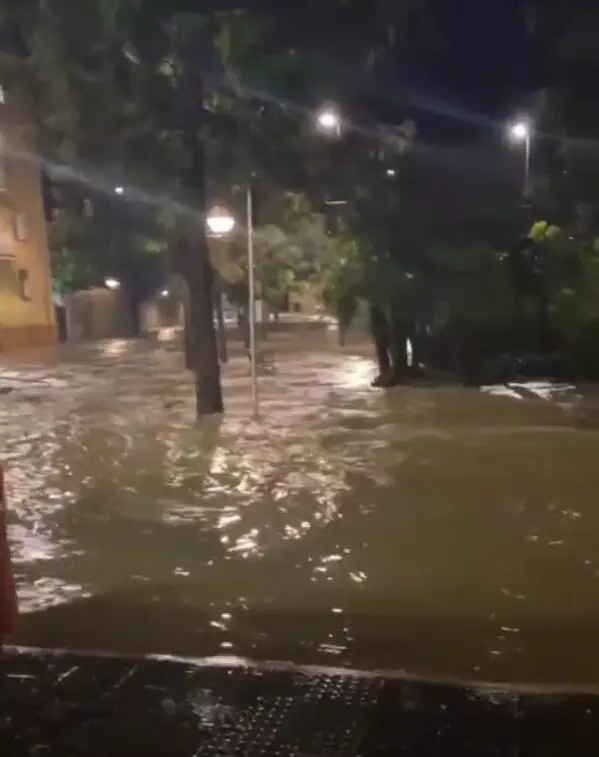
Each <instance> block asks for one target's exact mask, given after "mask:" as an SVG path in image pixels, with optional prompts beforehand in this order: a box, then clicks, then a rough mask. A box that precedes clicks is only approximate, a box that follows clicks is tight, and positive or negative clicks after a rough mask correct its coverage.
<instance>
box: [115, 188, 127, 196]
mask: <svg viewBox="0 0 599 757" xmlns="http://www.w3.org/2000/svg"><path fill="white" fill-rule="evenodd" d="M114 192H115V194H117V195H122V194H125V189H124V187H115V188H114Z"/></svg>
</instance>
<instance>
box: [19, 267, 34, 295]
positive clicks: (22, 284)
mask: <svg viewBox="0 0 599 757" xmlns="http://www.w3.org/2000/svg"><path fill="white" fill-rule="evenodd" d="M17 280H18V282H19V297H20V298H21V299H22V300H30V299H31V290H30V287H29V271H26V270H24V269H23V268H21V269H20V270H19V271H17Z"/></svg>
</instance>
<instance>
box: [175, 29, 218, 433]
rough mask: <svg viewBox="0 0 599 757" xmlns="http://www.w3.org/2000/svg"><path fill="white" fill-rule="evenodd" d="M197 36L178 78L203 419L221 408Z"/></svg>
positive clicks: (191, 338)
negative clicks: (193, 218) (192, 210)
mask: <svg viewBox="0 0 599 757" xmlns="http://www.w3.org/2000/svg"><path fill="white" fill-rule="evenodd" d="M202 44H203V41H202V39H201V37H200V36H199V35H197V34H192V35H191V39H190V40H188V41H186V43H185V44H184V45H182V46H181V60H182V64H183V66H182V67H183V71H182V76H181V79H180V88H179V89H180V98H181V99H180V102H181V121H182V123H181V129H182V136H183V145H184V148H185V152H186V156H187V170H186V172H185V173H186V175H185V184H186V188H187V190H188V192H189V196H190V197H191V198H192V201H193V203H194V208H195V210H196V212H197V218H198V219H199V221H195V222H194V224H193V235H190V238H188V239H187V240H186V244H185V252H184V256H183V274H184V277H185V280H186V282H187V287H188V290H189V291H188V309H189V312H188V315H187V318H186V323H185V327H186V329H187V330H188V331H189V333H188V334H187V338H186V344H187V351H188V352H187V355H186V358H187V360H186V362H187V366H188V367H189V368H190V369H191V370H192V371H193V373H194V375H195V389H196V413H197V417H198V418H201V417H203V416H206V415H212V414H218V413H222V412H223V410H224V406H223V396H222V388H221V377H220V365H219V360H218V349H217V340H216V332H215V329H214V316H213V306H212V292H213V286H212V285H213V280H214V271H213V270H212V265H211V263H210V258H209V255H208V242H207V239H206V223H205V219H206V161H205V154H204V130H205V111H204V82H203V77H202V70H203V64H204V60H203V55H202Z"/></svg>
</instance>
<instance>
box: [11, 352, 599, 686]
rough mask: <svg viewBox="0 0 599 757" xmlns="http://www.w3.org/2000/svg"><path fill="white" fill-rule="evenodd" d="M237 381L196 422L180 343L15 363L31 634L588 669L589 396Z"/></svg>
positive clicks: (187, 650)
mask: <svg viewBox="0 0 599 757" xmlns="http://www.w3.org/2000/svg"><path fill="white" fill-rule="evenodd" d="M247 374H248V370H247V364H246V363H244V362H243V361H241V360H235V361H233V363H232V365H231V366H230V367H229V368H227V370H226V379H225V385H226V403H227V415H226V416H225V418H224V419H223V420H222V422H219V421H218V420H215V419H211V420H209V421H204V422H202V423H200V424H194V423H193V398H192V396H191V390H190V384H189V380H188V377H187V375H186V373H185V371H184V370H183V369H182V368H181V366H180V359H179V357H178V356H177V355H175V354H173V353H172V352H169V351H167V350H160V349H157V350H153V351H149V350H146V349H143V348H140V347H136V348H132V347H131V345H128V344H127V343H124V342H111V343H107V344H104V345H100V346H98V347H97V348H94V349H93V350H91V349H89V350H83V351H81V352H74V353H68V354H66V355H63V357H62V360H59V361H56V362H52V361H51V360H49V359H48V360H41V359H38V360H30V361H19V362H14V361H13V362H10V363H9V362H8V361H6V360H5V361H4V362H3V370H2V371H1V373H0V391H1V390H2V388H3V387H6V388H10V389H12V391H11V392H10V393H8V394H0V419H1V421H2V422H1V425H0V437H1V441H2V456H3V458H4V460H5V462H6V464H7V467H8V472H9V473H8V490H9V494H10V501H9V505H10V508H11V512H10V516H11V520H10V538H11V542H12V545H13V553H14V558H15V567H16V570H17V573H18V575H17V578H18V583H19V593H20V598H21V602H22V607H23V609H24V610H25V611H26V615H25V616H24V618H23V620H22V625H21V631H20V635H19V638H18V641H19V642H21V643H24V644H35V645H40V646H59V647H78V648H88V649H90V648H91V649H102V650H112V651H118V652H127V653H128V652H135V653H137V652H156V653H173V654H186V655H194V656H199V655H205V654H226V655H241V656H244V655H247V656H251V657H254V658H258V659H266V658H267V659H281V660H293V661H294V662H296V663H324V664H329V665H338V666H341V665H349V666H352V667H362V668H379V669H407V670H408V671H410V672H415V673H420V674H431V675H434V676H457V677H464V678H468V679H472V678H484V679H487V680H512V681H540V682H543V681H552V682H557V681H565V682H571V683H577V682H579V683H582V682H586V683H596V682H598V681H599V660H598V659H597V655H596V654H595V650H596V639H597V633H598V632H599V593H598V588H599V500H598V498H597V491H599V434H598V433H597V430H596V429H595V418H596V419H597V427H598V428H599V398H598V399H597V400H595V399H594V398H593V393H592V392H584V393H583V394H582V395H581V394H580V393H577V392H575V391H574V389H572V388H569V387H556V386H553V387H551V386H548V385H542V384H534V385H526V386H517V387H510V388H509V389H508V388H506V387H494V388H489V389H486V390H484V391H481V392H478V391H476V390H472V389H465V388H462V387H457V386H456V387H452V386H421V387H403V388H398V389H395V390H392V391H390V392H381V391H376V390H372V389H370V388H369V382H370V379H371V377H372V364H371V362H370V361H369V360H368V359H366V358H364V357H360V356H357V355H356V356H353V357H352V356H348V355H345V356H343V355H340V354H333V353H329V354H327V353H324V352H323V353H312V354H308V353H302V352H301V351H300V350H298V351H297V352H296V353H295V354H293V353H291V354H286V355H284V356H281V359H280V360H278V361H277V364H276V368H275V370H274V371H273V372H272V373H270V374H268V375H266V376H264V377H263V378H262V379H261V397H262V409H263V414H262V418H261V420H260V421H258V422H257V421H253V420H251V419H250V391H249V380H248V375H247ZM583 395H584V396H583Z"/></svg>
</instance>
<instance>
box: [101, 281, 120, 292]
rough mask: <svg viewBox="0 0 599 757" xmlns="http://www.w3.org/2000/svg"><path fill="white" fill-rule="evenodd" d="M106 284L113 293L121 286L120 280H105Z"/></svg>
mask: <svg viewBox="0 0 599 757" xmlns="http://www.w3.org/2000/svg"><path fill="white" fill-rule="evenodd" d="M104 284H105V286H106V287H107V288H108V289H112V291H113V292H114V291H115V290H117V289H119V288H120V286H121V282H120V281H119V280H118V279H112V278H107V279H104Z"/></svg>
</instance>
